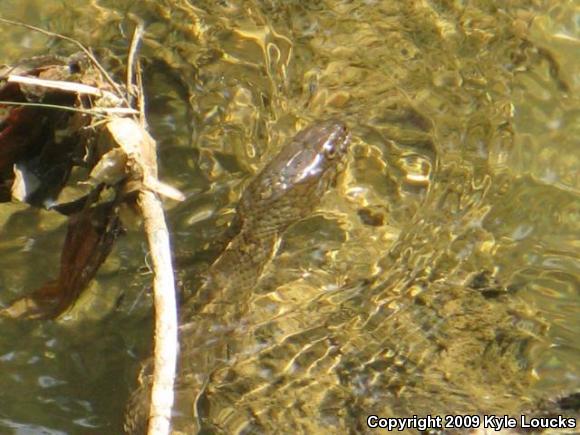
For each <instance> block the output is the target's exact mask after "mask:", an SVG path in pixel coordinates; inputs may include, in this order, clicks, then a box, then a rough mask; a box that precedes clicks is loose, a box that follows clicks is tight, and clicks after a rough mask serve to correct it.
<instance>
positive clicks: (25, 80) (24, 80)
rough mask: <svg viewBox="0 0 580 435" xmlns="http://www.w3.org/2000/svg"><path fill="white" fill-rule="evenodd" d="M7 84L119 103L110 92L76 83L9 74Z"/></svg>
mask: <svg viewBox="0 0 580 435" xmlns="http://www.w3.org/2000/svg"><path fill="white" fill-rule="evenodd" d="M7 82H8V83H20V84H23V85H33V86H40V87H42V88H50V89H58V90H61V91H64V92H76V93H77V94H85V95H94V96H96V97H107V98H110V99H111V100H112V101H113V102H115V103H116V104H119V103H120V102H121V101H120V99H119V97H117V96H116V95H115V94H113V93H112V92H109V91H105V90H103V89H99V88H95V87H94V86H89V85H85V84H82V83H77V82H67V81H65V80H46V79H39V78H36V77H28V76H19V75H16V74H10V75H9V76H8V80H7Z"/></svg>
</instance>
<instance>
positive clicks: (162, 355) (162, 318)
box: [138, 190, 177, 435]
mask: <svg viewBox="0 0 580 435" xmlns="http://www.w3.org/2000/svg"><path fill="white" fill-rule="evenodd" d="M138 203H139V207H140V209H141V213H142V214H143V219H144V224H145V232H146V233H147V240H148V242H149V249H150V250H151V259H152V265H153V299H154V303H155V350H154V354H155V362H154V369H153V386H152V388H151V402H150V407H149V427H148V432H147V433H148V435H161V434H169V428H170V423H171V408H172V406H173V384H174V380H175V367H176V362H177V309H176V306H177V305H176V300H175V282H174V278H173V267H172V265H171V248H170V244H169V232H168V230H167V226H166V225H165V217H164V215H163V208H162V206H161V202H160V201H159V199H158V198H157V196H156V195H155V194H154V193H153V192H150V191H148V190H142V191H141V192H140V193H139V201H138Z"/></svg>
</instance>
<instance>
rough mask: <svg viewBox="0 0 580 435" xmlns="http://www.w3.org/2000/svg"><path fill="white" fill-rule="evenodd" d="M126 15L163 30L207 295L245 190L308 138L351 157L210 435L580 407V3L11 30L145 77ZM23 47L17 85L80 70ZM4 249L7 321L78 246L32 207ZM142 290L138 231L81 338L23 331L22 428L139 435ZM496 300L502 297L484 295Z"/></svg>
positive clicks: (166, 124) (223, 397)
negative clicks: (40, 71)
mask: <svg viewBox="0 0 580 435" xmlns="http://www.w3.org/2000/svg"><path fill="white" fill-rule="evenodd" d="M129 13H132V14H134V15H137V16H140V17H141V18H143V19H144V20H145V21H146V22H147V24H148V26H147V34H146V38H145V40H144V44H143V51H142V53H143V56H144V62H145V82H146V88H147V89H146V91H147V97H148V101H147V105H148V116H149V121H150V123H151V127H152V132H153V135H154V136H155V137H156V138H157V140H158V143H159V147H160V152H159V158H160V167H161V176H162V178H163V180H164V181H167V182H170V183H173V184H174V185H175V186H176V187H178V188H180V189H181V190H182V191H184V192H185V193H186V194H187V195H188V200H187V201H186V202H185V203H183V204H179V205H176V204H173V203H171V204H168V216H169V220H170V224H171V227H172V231H173V234H174V244H175V252H176V257H177V261H178V263H179V264H180V265H182V267H181V268H180V271H179V278H180V281H181V284H182V288H183V289H184V292H186V293H188V292H193V290H192V289H193V288H195V285H196V276H197V271H198V270H199V269H201V268H202V267H203V266H202V265H200V263H201V260H200V259H202V258H203V255H202V254H203V253H202V252H201V251H202V250H203V247H204V246H205V245H206V244H208V243H209V242H211V241H212V240H215V238H216V237H217V236H218V235H219V234H220V233H221V231H222V230H223V229H224V228H225V225H226V224H227V222H228V219H229V218H230V217H231V212H232V208H233V207H234V205H235V202H236V200H237V198H238V197H239V194H240V192H241V190H242V188H243V185H244V183H245V182H247V180H249V179H250V178H251V177H252V175H253V174H255V173H256V172H257V171H258V170H259V168H260V167H261V166H262V165H263V164H264V163H265V162H266V161H267V160H268V159H269V158H270V157H271V156H272V155H273V154H274V153H275V151H276V150H277V149H278V147H279V146H280V145H281V144H282V143H283V142H284V140H285V139H286V138H287V137H288V136H291V135H293V133H294V132H295V131H296V130H297V127H298V126H301V125H303V124H305V123H307V122H309V121H311V120H314V119H317V118H325V117H330V116H338V117H340V118H342V119H344V120H345V121H346V122H347V123H348V124H349V126H350V127H351V129H352V131H353V145H352V151H351V156H350V162H349V168H348V171H347V172H346V173H345V174H344V176H343V177H342V179H341V181H340V182H339V184H338V186H336V188H335V189H334V190H332V191H331V192H330V193H329V194H328V195H327V196H326V197H325V199H324V201H323V204H322V206H321V207H320V210H319V211H318V212H317V213H316V214H315V215H314V216H312V217H311V218H309V219H307V220H305V221H304V222H301V223H299V224H298V225H296V226H295V227H293V228H292V229H291V230H290V231H289V232H288V233H287V234H286V235H285V236H284V240H283V243H282V245H281V250H280V254H279V255H278V257H277V258H276V259H275V261H274V263H273V264H272V266H271V267H270V268H269V270H268V272H267V273H266V276H265V277H264V278H263V279H262V281H261V283H260V284H259V285H258V287H257V288H256V289H254V291H253V293H252V294H251V295H240V299H241V301H244V302H245V303H247V304H248V306H250V307H251V309H250V310H249V312H248V314H247V316H245V318H244V324H245V325H246V326H245V329H243V330H241V332H240V333H239V334H238V335H236V336H235V337H234V338H232V340H233V344H234V345H235V349H236V352H235V354H234V355H232V359H231V361H230V362H229V365H228V366H227V367H226V368H223V369H220V370H218V371H217V372H216V373H214V376H213V378H212V383H211V384H210V385H209V386H208V389H207V391H206V396H205V397H206V402H204V403H205V404H206V405H204V406H205V407H204V408H203V409H202V411H203V412H205V413H206V415H207V416H208V418H209V420H211V421H212V422H214V423H216V422H217V423H219V424H221V425H222V426H223V427H226V428H227V429H229V430H231V431H233V430H238V429H240V428H243V427H246V426H248V425H254V426H255V427H259V428H261V429H263V430H270V431H271V430H273V428H275V427H277V428H280V427H282V426H280V425H281V424H284V426H283V427H286V428H288V429H287V430H288V431H306V432H314V431H316V430H318V431H320V430H326V431H329V430H330V431H340V430H343V429H345V428H355V429H357V428H358V430H361V431H362V430H363V429H364V417H365V416H366V415H367V414H368V413H371V412H376V413H378V414H379V415H389V416H395V415H399V416H403V415H409V414H412V413H419V414H421V413H427V412H440V413H449V412H450V410H452V411H453V412H460V411H461V412H480V413H484V412H489V413H497V412H500V411H501V412H502V413H503V412H504V411H505V412H508V411H512V412H515V413H517V412H519V411H520V409H521V408H522V407H524V408H525V407H526V406H528V405H530V404H531V403H533V402H534V400H535V398H538V397H549V396H553V395H558V394H563V393H568V392H571V391H574V390H577V389H578V387H579V384H580V380H579V373H580V370H579V367H578V364H577V361H578V359H579V358H578V356H579V348H580V340H579V339H578V337H580V334H579V332H580V322H579V320H578V319H579V316H578V314H579V312H580V300H579V294H578V277H579V266H580V263H579V261H578V242H577V240H578V234H579V219H578V215H579V210H580V202H579V199H578V198H579V195H578V192H579V187H580V179H579V177H578V174H579V173H580V172H579V171H578V166H579V165H578V159H579V157H578V152H577V150H578V139H577V138H578V137H579V135H578V133H579V132H578V123H577V122H575V121H576V119H577V117H578V111H579V108H580V104H579V101H578V97H577V95H578V88H579V86H580V76H579V75H578V71H580V68H579V65H578V57H577V56H575V55H574V54H575V53H576V51H577V50H578V46H579V43H580V40H579V35H580V33H579V31H578V26H579V24H578V17H579V13H580V11H579V10H578V7H577V5H576V4H575V3H574V2H572V1H569V2H566V1H544V2H531V1H512V2H509V3H505V4H504V3H502V6H501V7H499V6H498V3H497V2H486V1H479V2H463V3H461V4H460V2H456V3H453V4H451V3H449V2H439V1H409V2H389V1H382V2H381V1H354V2H346V1H342V2H339V1H326V2H325V1H318V2H308V3H304V2H275V1H262V2H258V1H231V2H230V1H223V2H205V1H200V2H195V3H193V2H192V3H191V4H190V3H188V2H185V1H175V0H173V1H172V2H169V1H161V2H160V1H142V2H139V4H138V5H137V4H133V3H132V2H126V1H116V2H109V1H93V2H87V1H76V2H66V5H65V4H64V2H56V1H44V2H39V1H32V0H31V1H27V2H12V1H5V2H2V4H1V5H0V16H3V17H7V18H17V19H19V20H22V21H26V22H27V23H30V24H35V25H39V26H42V27H45V28H50V29H52V30H57V31H61V32H64V33H66V34H68V35H70V36H74V37H76V38H78V39H80V40H81V41H83V42H85V43H87V44H90V45H92V46H94V47H95V48H96V49H98V50H100V52H101V54H102V55H103V56H104V55H105V54H110V53H114V54H116V55H117V56H120V57H121V56H123V55H124V53H125V52H126V49H127V46H128V43H127V41H126V40H125V39H124V37H128V35H130V34H131V30H132V22H131V19H130V17H131V15H130V14H129ZM2 31H3V36H4V38H5V41H6V42H5V44H3V46H2V48H0V59H2V61H4V62H11V61H14V60H15V59H18V58H19V57H30V56H33V55H37V54H41V53H44V52H45V51H46V48H47V45H48V46H49V49H50V50H52V51H53V52H59V53H69V52H70V51H71V50H72V49H71V48H69V47H67V46H66V44H64V43H62V42H58V41H53V40H50V39H49V40H48V41H49V42H50V43H48V44H47V39H46V37H44V36H40V35H37V34H34V33H32V34H31V33H30V32H29V31H24V30H22V29H13V28H7V27H6V26H2ZM109 59H110V57H109ZM121 61H122V58H121ZM121 64H122V63H120V61H114V60H109V61H108V63H107V66H108V67H109V68H110V69H112V70H113V71H117V72H122V69H121V68H120V65H121ZM14 213H16V214H14ZM0 225H1V227H0V250H1V252H2V256H1V258H0V264H1V266H2V267H0V269H1V271H0V289H1V290H2V291H1V293H0V298H1V300H2V302H3V303H6V302H7V301H9V300H11V299H13V298H14V297H16V296H17V295H19V294H22V293H23V292H24V291H26V290H27V289H33V288H35V287H37V286H39V285H41V284H42V283H43V282H45V280H46V279H47V277H49V276H50V275H51V274H55V273H56V265H57V263H58V259H57V258H56V256H55V255H54V252H55V251H56V250H57V249H58V248H55V247H57V246H59V244H60V240H62V237H63V235H64V227H63V220H62V219H60V218H59V217H55V216H52V215H51V214H49V213H45V212H42V213H36V212H30V211H25V210H23V207H20V206H18V205H8V206H5V205H3V206H2V208H1V211H0ZM133 227H134V225H133ZM198 260H199V261H198ZM144 264H145V248H144V245H143V241H142V238H141V237H140V235H139V233H138V232H137V231H136V230H131V231H129V233H128V235H127V237H124V238H123V239H121V240H120V241H119V242H118V244H117V247H116V248H115V250H114V252H113V254H112V255H111V257H110V258H109V260H108V262H107V263H106V264H105V265H104V266H103V269H102V270H101V272H100V274H99V279H98V280H97V282H96V283H95V285H94V286H93V287H92V288H91V289H90V291H89V293H88V295H87V296H86V297H85V298H84V300H83V302H82V304H79V306H77V307H76V308H75V310H73V311H72V312H71V313H69V314H68V316H67V317H66V318H65V319H63V320H61V321H59V322H55V323H45V324H39V323H34V324H29V323H26V322H8V321H2V322H1V327H2V330H3V334H2V339H1V340H0V364H1V365H2V372H3V373H7V374H8V375H6V376H3V377H2V378H1V379H0V382H2V385H1V388H0V427H4V428H5V430H6V431H12V432H16V433H26V431H29V433H30V432H31V431H35V430H36V431H38V430H40V429H39V428H44V430H46V431H52V432H53V433H59V431H60V432H65V433H103V432H106V433H117V432H119V430H120V427H121V422H122V418H123V416H122V414H123V407H124V405H123V404H124V403H125V400H126V398H127V396H128V394H129V393H130V391H131V389H132V388H133V386H134V382H135V377H136V374H137V369H138V365H139V361H140V360H141V359H142V358H143V356H144V355H146V354H147V351H148V344H147V343H148V340H149V338H150V320H149V318H148V314H147V312H148V304H149V292H148V282H149V278H150V277H149V275H147V271H146V268H145V267H144ZM41 270H42V271H44V270H45V271H46V272H42V273H39V271H41ZM478 276H479V277H481V280H482V282H484V281H485V282H484V284H486V285H487V288H479V289H477V286H474V285H471V286H470V283H471V282H472V281H473V280H474V277H478ZM484 278H485V279H484ZM495 282H497V284H494V283H495ZM486 291H487V295H488V297H484V296H483V295H485V294H486V293H485V292H486ZM494 292H495V293H494ZM490 295H495V296H490ZM209 351H211V349H210V350H209ZM195 358H196V356H195V355H194V356H192V364H193V366H195ZM274 386H275V387H276V388H274ZM434 398H436V399H434ZM286 407H289V408H290V409H287V408H286ZM233 410H235V412H233ZM188 421H190V419H189V418H183V419H179V420H178V424H179V425H181V424H183V425H184V427H186V426H187V422H188ZM17 428H18V429H17ZM19 431H20V432H19ZM49 433H51V432H49Z"/></svg>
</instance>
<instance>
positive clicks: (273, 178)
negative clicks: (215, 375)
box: [125, 120, 350, 433]
mask: <svg viewBox="0 0 580 435" xmlns="http://www.w3.org/2000/svg"><path fill="white" fill-rule="evenodd" d="M349 141H350V134H349V132H348V130H347V128H346V125H345V124H344V123H343V122H341V121H338V120H327V121H321V122H317V123H314V124H312V125H310V126H309V127H307V128H305V129H304V130H302V131H300V132H299V133H298V134H296V136H294V138H293V139H291V140H290V141H289V142H288V143H286V144H285V145H284V146H283V147H282V149H281V150H280V152H279V153H278V154H277V155H276V156H275V157H274V158H273V159H272V160H271V161H270V162H269V163H268V164H267V165H266V166H265V167H264V169H263V170H262V171H261V172H260V173H259V174H258V175H257V176H256V178H254V179H253V180H252V181H251V182H250V184H249V185H248V186H247V188H246V189H245V190H244V192H243V194H242V196H241V199H240V201H239V203H238V205H237V207H236V214H235V217H234V220H233V222H232V223H231V225H230V228H229V230H228V232H227V238H228V239H229V242H228V243H227V244H225V248H224V250H223V252H222V253H221V254H220V255H219V257H218V258H217V260H215V262H214V263H213V264H212V265H211V267H210V268H209V271H208V273H207V279H206V281H205V283H204V285H203V286H202V287H201V289H200V290H199V291H198V292H197V294H196V295H195V296H194V297H192V298H191V299H190V300H189V301H187V302H186V303H185V305H184V307H183V308H182V311H181V314H180V319H181V321H180V324H181V327H180V348H181V352H180V362H179V367H178V385H177V388H176V397H177V414H178V415H182V417H183V418H182V419H183V420H185V421H184V422H183V425H186V426H190V425H191V424H192V423H193V420H194V415H193V414H192V413H191V412H189V411H191V409H192V407H193V406H195V407H197V408H199V406H198V405H194V404H193V403H192V400H194V399H195V397H196V396H197V398H198V399H199V397H200V396H201V394H202V389H203V388H202V384H203V382H206V381H207V377H208V376H209V375H210V373H211V372H212V370H214V369H215V368H216V367H218V366H219V365H220V364H223V363H224V361H225V360H226V359H227V356H226V354H227V353H228V352H230V351H231V349H230V348H229V347H228V344H227V336H228V334H230V333H231V332H232V331H234V330H235V329H236V328H238V327H239V324H238V321H239V319H240V317H241V316H242V314H243V312H244V308H245V304H244V302H245V301H247V299H248V298H249V295H250V294H251V289H252V288H253V287H254V286H255V284H256V283H257V281H258V280H259V278H260V276H261V275H262V272H263V270H264V268H265V267H266V266H267V264H268V262H269V260H270V259H271V258H272V257H273V256H274V254H275V251H276V247H277V243H278V240H279V237H280V235H281V234H282V233H283V232H284V231H285V230H286V229H287V228H288V227H289V226H290V225H292V224H293V223H295V222H297V221H299V220H301V219H303V218H304V217H306V216H308V215H309V214H310V213H312V211H313V210H314V209H315V208H316V206H317V205H318V204H319V203H320V200H321V198H322V197H323V195H324V193H325V192H326V191H327V190H328V189H329V187H330V186H331V185H332V184H333V183H334V182H335V180H336V177H337V175H338V174H339V172H340V170H341V169H342V168H343V166H344V162H345V159H346V154H347V148H348V144H349ZM216 343H217V344H216ZM192 353H195V354H197V355H199V354H200V353H201V354H204V353H205V354H206V355H207V356H206V358H205V359H204V360H205V363H204V364H202V363H199V361H198V362H197V363H196V366H195V367H192V366H191V365H190V364H189V360H190V358H188V355H189V356H191V355H192ZM142 381H143V382H142V386H141V387H140V389H139V390H138V391H137V392H136V393H135V394H134V395H133V397H132V399H131V402H130V404H129V409H128V414H127V418H126V424H125V429H126V431H127V432H129V433H142V432H144V428H145V425H146V424H145V423H146V409H147V407H148V406H145V405H147V404H148V394H149V385H148V384H149V376H148V375H146V374H145V375H144V376H143V377H142ZM198 402H199V400H198ZM182 410H184V411H182ZM195 413H197V412H195ZM198 417H199V416H198ZM178 419H179V418H178Z"/></svg>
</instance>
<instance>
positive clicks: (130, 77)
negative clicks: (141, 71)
mask: <svg viewBox="0 0 580 435" xmlns="http://www.w3.org/2000/svg"><path fill="white" fill-rule="evenodd" d="M143 29H144V26H143V22H142V21H138V22H137V26H136V27H135V31H134V32H133V39H132V40H131V47H130V48H129V56H128V58H127V85H126V86H127V90H128V92H129V95H130V96H131V95H133V82H134V80H135V75H134V70H135V63H136V62H137V57H136V54H137V50H138V48H139V43H140V42H141V38H142V37H143Z"/></svg>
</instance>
